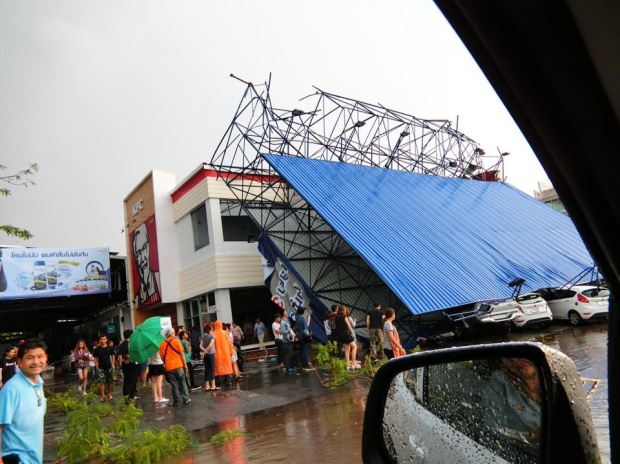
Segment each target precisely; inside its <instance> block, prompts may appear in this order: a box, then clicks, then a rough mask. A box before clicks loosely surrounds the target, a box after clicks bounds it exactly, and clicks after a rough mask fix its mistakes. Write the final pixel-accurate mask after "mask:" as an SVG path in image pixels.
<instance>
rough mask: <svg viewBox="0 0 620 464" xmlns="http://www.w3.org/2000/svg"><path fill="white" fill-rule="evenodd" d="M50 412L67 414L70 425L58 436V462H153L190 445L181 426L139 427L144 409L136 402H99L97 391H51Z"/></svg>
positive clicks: (137, 463)
mask: <svg viewBox="0 0 620 464" xmlns="http://www.w3.org/2000/svg"><path fill="white" fill-rule="evenodd" d="M48 408H49V410H50V411H58V412H61V413H64V414H66V415H67V420H68V427H67V428H66V430H65V431H64V432H63V433H62V435H60V436H59V437H56V444H57V445H58V458H59V461H65V460H66V461H68V462H69V463H73V462H76V461H79V460H83V459H94V458H99V459H102V460H103V461H104V462H110V463H118V464H120V463H123V464H125V463H126V464H150V463H152V462H157V461H159V460H161V459H162V458H164V457H165V456H169V455H172V454H175V453H178V452H180V451H182V450H185V449H187V448H189V447H191V441H190V435H189V433H188V432H187V430H186V429H185V428H184V427H183V426H180V425H173V426H171V427H169V428H168V429H163V430H157V429H147V430H142V431H141V430H139V426H140V417H141V416H142V410H141V409H139V408H136V407H135V405H134V404H133V403H128V404H122V405H116V404H113V403H109V402H108V403H100V402H99V401H98V399H97V396H95V395H94V394H89V395H86V396H84V395H81V394H80V395H79V398H76V392H73V391H70V392H64V393H51V394H49V396H48Z"/></svg>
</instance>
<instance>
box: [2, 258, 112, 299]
mask: <svg viewBox="0 0 620 464" xmlns="http://www.w3.org/2000/svg"><path fill="white" fill-rule="evenodd" d="M0 253H1V254H0V280H1V281H2V283H3V285H1V286H0V300H13V299H19V298H46V297H57V296H78V295H92V294H97V293H110V250H109V248H4V249H2V250H0Z"/></svg>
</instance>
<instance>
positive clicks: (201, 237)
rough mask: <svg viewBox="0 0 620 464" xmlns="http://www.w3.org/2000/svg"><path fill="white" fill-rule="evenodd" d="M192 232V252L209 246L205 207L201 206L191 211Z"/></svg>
mask: <svg viewBox="0 0 620 464" xmlns="http://www.w3.org/2000/svg"><path fill="white" fill-rule="evenodd" d="M191 215H192V232H193V233H194V250H200V249H201V248H202V247H205V246H207V245H208V244H209V227H208V224H207V207H206V206H205V205H204V204H203V205H202V206H201V207H200V208H198V209H197V210H194V211H192V213H191Z"/></svg>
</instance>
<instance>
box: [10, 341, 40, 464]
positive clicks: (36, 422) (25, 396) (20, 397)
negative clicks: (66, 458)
mask: <svg viewBox="0 0 620 464" xmlns="http://www.w3.org/2000/svg"><path fill="white" fill-rule="evenodd" d="M46 350H47V346H46V345H45V343H44V342H42V341H41V340H38V339H34V338H33V339H30V340H27V341H26V342H25V343H23V344H21V345H20V346H19V350H18V352H17V364H18V365H19V369H20V371H19V372H18V373H17V374H15V376H14V377H13V378H12V379H11V381H10V382H8V383H7V384H6V385H5V386H4V388H3V389H2V390H0V431H1V433H0V437H1V438H0V449H1V450H2V460H1V461H0V462H2V463H4V464H11V463H23V464H38V463H41V462H43V418H44V416H45V409H46V401H45V396H44V394H43V379H42V378H41V373H42V372H43V369H45V367H46V366H47V353H46Z"/></svg>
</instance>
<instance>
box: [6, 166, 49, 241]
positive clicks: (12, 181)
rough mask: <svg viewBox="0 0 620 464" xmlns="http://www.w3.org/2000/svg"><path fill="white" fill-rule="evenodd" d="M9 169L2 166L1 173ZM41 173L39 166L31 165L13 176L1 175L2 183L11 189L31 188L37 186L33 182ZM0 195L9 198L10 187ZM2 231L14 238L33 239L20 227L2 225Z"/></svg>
mask: <svg viewBox="0 0 620 464" xmlns="http://www.w3.org/2000/svg"><path fill="white" fill-rule="evenodd" d="M6 169H7V167H6V166H3V165H2V164H0V171H6ZM38 171H39V165H38V164H36V163H31V164H29V165H28V167H27V168H26V169H22V170H20V171H17V172H16V173H13V174H6V175H0V181H2V183H4V184H8V185H9V186H11V187H14V186H17V187H29V186H31V185H36V184H35V183H34V181H33V180H32V177H33V176H34V174H35V173H36V172H38ZM0 195H1V196H4V197H8V196H9V195H11V189H10V188H9V187H0ZM0 230H1V231H3V232H4V233H5V234H7V235H11V236H13V237H19V238H23V239H24V240H28V239H30V238H32V237H33V235H32V234H31V233H30V231H28V230H26V229H20V228H19V227H15V226H11V225H9V224H0Z"/></svg>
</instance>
